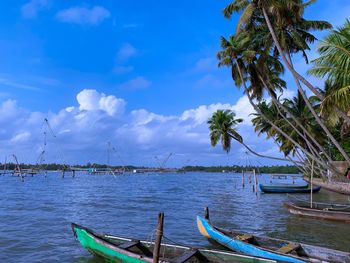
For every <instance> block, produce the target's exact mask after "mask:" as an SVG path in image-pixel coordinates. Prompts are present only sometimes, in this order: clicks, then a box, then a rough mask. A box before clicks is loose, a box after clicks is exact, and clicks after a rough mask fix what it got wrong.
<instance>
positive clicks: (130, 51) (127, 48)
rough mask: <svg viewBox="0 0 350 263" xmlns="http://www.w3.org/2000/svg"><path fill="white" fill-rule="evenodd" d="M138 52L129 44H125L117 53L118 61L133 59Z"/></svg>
mask: <svg viewBox="0 0 350 263" xmlns="http://www.w3.org/2000/svg"><path fill="white" fill-rule="evenodd" d="M137 54H138V51H137V49H136V48H135V47H133V46H132V45H131V44H129V43H124V44H123V45H122V46H121V47H120V49H119V50H118V52H117V59H118V60H119V61H125V60H128V59H129V58H131V57H135V56H136V55H137Z"/></svg>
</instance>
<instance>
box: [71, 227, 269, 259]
mask: <svg viewBox="0 0 350 263" xmlns="http://www.w3.org/2000/svg"><path fill="white" fill-rule="evenodd" d="M72 230H73V232H74V235H75V237H76V238H77V239H78V241H79V242H80V243H81V244H82V246H83V247H85V248H86V249H87V250H88V251H89V252H91V253H92V254H93V255H96V256H99V257H102V258H104V259H105V260H106V261H107V262H127V263H143V262H153V259H152V254H153V253H152V251H153V248H154V243H153V242H148V241H139V240H135V239H130V238H123V237H117V236H111V235H105V234H97V233H95V232H94V231H92V230H91V229H89V228H86V227H83V226H79V225H77V224H74V223H73V224H72ZM160 255H161V258H160V260H159V262H162V263H189V262H191V263H192V262H193V263H197V262H206V263H210V262H214V263H219V262H254V263H267V262H276V261H274V260H268V259H262V258H258V257H252V256H247V255H242V254H237V253H232V252H230V251H219V250H209V249H193V248H190V247H185V246H178V245H170V244H163V243H162V244H161V248H160Z"/></svg>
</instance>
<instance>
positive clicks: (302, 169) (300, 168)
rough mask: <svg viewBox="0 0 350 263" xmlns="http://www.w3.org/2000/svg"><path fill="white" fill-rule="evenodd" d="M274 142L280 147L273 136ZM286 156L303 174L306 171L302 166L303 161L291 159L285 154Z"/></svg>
mask: <svg viewBox="0 0 350 263" xmlns="http://www.w3.org/2000/svg"><path fill="white" fill-rule="evenodd" d="M273 140H274V142H275V144H276V145H277V146H278V147H279V148H281V146H280V145H279V143H278V142H277V140H276V139H275V138H273ZM286 158H287V159H288V160H290V161H291V162H292V163H294V165H295V166H296V167H297V168H298V169H299V171H300V172H302V173H303V174H305V173H306V169H305V168H304V167H303V166H302V165H303V164H304V162H298V161H297V160H293V159H292V158H291V157H290V156H288V155H287V156H286Z"/></svg>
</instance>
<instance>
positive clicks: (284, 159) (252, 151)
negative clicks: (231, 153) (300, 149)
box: [231, 135, 289, 162]
mask: <svg viewBox="0 0 350 263" xmlns="http://www.w3.org/2000/svg"><path fill="white" fill-rule="evenodd" d="M231 138H233V139H235V137H234V136H232V135H231ZM239 143H240V144H242V145H243V146H244V147H245V148H246V149H247V150H248V151H249V152H251V153H252V154H254V155H256V156H259V157H263V158H268V159H272V160H278V161H285V162H289V159H287V158H279V157H273V156H268V155H263V154H260V153H257V152H256V151H254V150H253V149H251V148H250V147H249V146H248V145H246V144H245V143H244V142H243V141H240V142H239Z"/></svg>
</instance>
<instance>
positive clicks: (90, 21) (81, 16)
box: [56, 6, 111, 26]
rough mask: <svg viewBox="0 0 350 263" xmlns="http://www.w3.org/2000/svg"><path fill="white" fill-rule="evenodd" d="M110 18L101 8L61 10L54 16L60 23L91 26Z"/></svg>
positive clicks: (107, 12) (79, 7) (109, 14)
mask: <svg viewBox="0 0 350 263" xmlns="http://www.w3.org/2000/svg"><path fill="white" fill-rule="evenodd" d="M110 16H111V13H110V12H109V11H108V10H107V9H106V8H104V7H102V6H94V7H91V8H88V7H84V6H75V7H71V8H68V9H64V10H61V11H59V12H58V13H57V15H56V17H57V19H58V20H59V21H61V22H65V23H73V24H79V25H93V26H94V25H98V24H100V23H101V22H103V20H105V19H107V18H109V17H110Z"/></svg>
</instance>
